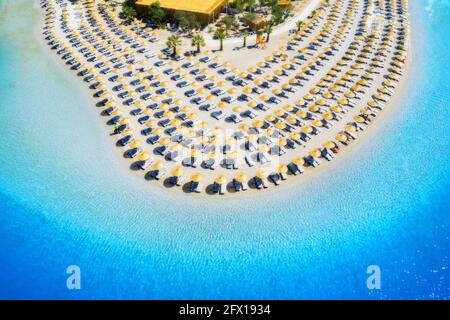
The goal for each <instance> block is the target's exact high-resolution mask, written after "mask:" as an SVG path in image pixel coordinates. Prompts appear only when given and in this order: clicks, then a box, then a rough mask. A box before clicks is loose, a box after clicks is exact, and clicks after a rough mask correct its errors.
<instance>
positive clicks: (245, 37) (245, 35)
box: [241, 30, 248, 48]
mask: <svg viewBox="0 0 450 320" xmlns="http://www.w3.org/2000/svg"><path fill="white" fill-rule="evenodd" d="M241 34H242V39H243V41H244V42H243V45H242V46H243V47H244V48H245V47H246V46H247V37H248V31H247V30H244V31H242V33H241Z"/></svg>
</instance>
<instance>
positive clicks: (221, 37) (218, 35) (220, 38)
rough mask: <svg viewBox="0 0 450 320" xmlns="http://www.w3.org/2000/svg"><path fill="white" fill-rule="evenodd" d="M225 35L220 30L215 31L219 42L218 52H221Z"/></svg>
mask: <svg viewBox="0 0 450 320" xmlns="http://www.w3.org/2000/svg"><path fill="white" fill-rule="evenodd" d="M226 36H227V35H226V33H225V31H223V30H222V29H219V30H217V31H216V37H217V39H219V41H220V51H223V40H224V39H225V38H226Z"/></svg>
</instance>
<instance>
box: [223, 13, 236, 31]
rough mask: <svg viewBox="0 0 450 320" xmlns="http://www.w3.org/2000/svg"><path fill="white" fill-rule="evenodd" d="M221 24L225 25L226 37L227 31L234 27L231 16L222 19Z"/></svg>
mask: <svg viewBox="0 0 450 320" xmlns="http://www.w3.org/2000/svg"><path fill="white" fill-rule="evenodd" d="M223 24H224V25H225V33H226V34H227V35H228V31H229V30H230V29H231V28H232V27H233V26H234V24H235V20H234V16H232V15H226V16H225V18H223Z"/></svg>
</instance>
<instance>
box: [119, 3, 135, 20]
mask: <svg viewBox="0 0 450 320" xmlns="http://www.w3.org/2000/svg"><path fill="white" fill-rule="evenodd" d="M135 2H136V1H135V0H127V1H125V2H123V3H122V15H123V17H124V18H125V21H126V22H128V23H131V22H133V21H134V19H136V16H137V12H136V7H135Z"/></svg>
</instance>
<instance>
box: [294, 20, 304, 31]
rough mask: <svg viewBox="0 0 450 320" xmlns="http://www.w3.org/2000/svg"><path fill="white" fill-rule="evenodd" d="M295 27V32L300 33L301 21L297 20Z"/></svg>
mask: <svg viewBox="0 0 450 320" xmlns="http://www.w3.org/2000/svg"><path fill="white" fill-rule="evenodd" d="M295 25H296V26H297V31H300V29H301V28H302V25H303V21H301V20H299V21H297V22H296V23H295Z"/></svg>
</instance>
